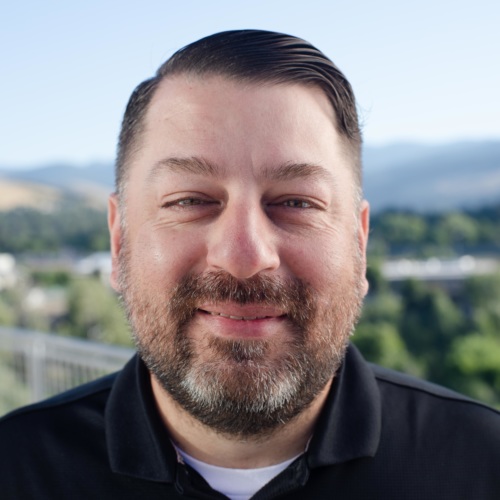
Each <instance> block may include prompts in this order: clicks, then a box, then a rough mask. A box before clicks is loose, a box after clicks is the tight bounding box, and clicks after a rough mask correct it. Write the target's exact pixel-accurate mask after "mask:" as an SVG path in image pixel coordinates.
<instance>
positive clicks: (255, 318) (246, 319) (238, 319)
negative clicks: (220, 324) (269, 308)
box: [198, 309, 285, 321]
mask: <svg viewBox="0 0 500 500" xmlns="http://www.w3.org/2000/svg"><path fill="white" fill-rule="evenodd" d="M198 311H200V312H202V313H204V314H209V315H211V316H220V317H221V318H228V319H234V320H237V321H252V320H257V319H277V318H283V317H284V316H285V314H282V315H279V316H234V315H232V314H224V313H221V312H215V311H205V310H204V309H198Z"/></svg>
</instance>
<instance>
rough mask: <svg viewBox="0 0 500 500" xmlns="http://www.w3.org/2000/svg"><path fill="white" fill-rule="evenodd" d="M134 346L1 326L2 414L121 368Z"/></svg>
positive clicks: (0, 376) (0, 409) (0, 381)
mask: <svg viewBox="0 0 500 500" xmlns="http://www.w3.org/2000/svg"><path fill="white" fill-rule="evenodd" d="M133 353H134V351H133V350H132V349H127V348H124V347H118V346H111V345H106V344H99V343H96V342H90V341H85V340H78V339H74V338H67V337H61V336H58V335H50V334H46V333H40V332H33V331H26V330H19V329H14V328H5V327H0V415H3V414H4V413H6V412H7V411H10V410H12V409H14V408H16V407H18V406H21V405H24V404H28V403H32V402H35V401H39V400H41V399H43V398H46V397H48V396H52V395H54V394H57V393H59V392H62V391H64V390H66V389H70V388H72V387H75V386H77V385H79V384H82V383H84V382H88V381H89V380H93V379H96V378H98V377H100V376H102V375H105V374H107V373H111V372H113V371H116V370H119V369H120V368H121V367H122V366H123V365H124V364H125V363H126V362H127V361H128V360H129V359H130V358H131V357H132V355H133Z"/></svg>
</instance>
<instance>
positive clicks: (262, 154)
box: [133, 75, 350, 171]
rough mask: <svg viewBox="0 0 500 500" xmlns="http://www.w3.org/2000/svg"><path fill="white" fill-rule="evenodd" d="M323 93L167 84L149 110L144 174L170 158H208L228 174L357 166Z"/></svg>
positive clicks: (196, 82)
mask: <svg viewBox="0 0 500 500" xmlns="http://www.w3.org/2000/svg"><path fill="white" fill-rule="evenodd" d="M348 151H349V148H347V147H346V145H345V143H344V140H343V139H342V138H341V137H340V135H339V134H338V132H337V130H336V128H335V113H334V110H333V108H332V106H331V104H330V102H329V100H328V98H327V97H326V95H325V94H324V93H323V91H322V90H320V89H319V88H317V87H309V86H305V85H300V84H256V83H246V82H238V81H232V80H229V79H226V78H223V77H208V78H205V79H201V78H200V77H190V76H188V75H179V76H175V77H169V78H166V79H165V80H164V81H162V82H161V83H160V85H159V87H158V89H157V90H156V92H155V94H154V96H153V98H152V100H151V103H150V105H149V107H148V110H147V113H146V116H145V119H144V128H143V133H142V137H141V138H140V147H139V153H138V154H137V155H136V160H137V161H135V162H133V163H137V164H138V165H137V167H134V168H136V169H137V168H138V169H140V170H141V171H142V170H144V169H146V170H147V169H150V168H154V165H156V164H157V162H158V161H162V160H164V159H165V158H170V157H173V158H184V157H193V156H195V157H200V158H204V159H206V160H207V161H209V162H210V163H212V164H216V165H218V166H219V167H220V169H221V170H224V171H225V170H228V169H229V170H230V169H231V167H232V166H234V165H238V166H239V167H241V166H247V167H249V168H251V169H254V170H255V169H259V168H261V169H269V168H271V167H272V165H273V164H276V165H282V164H284V163H287V162H291V163H294V164H299V163H310V164H318V165H321V166H325V167H328V166H332V165H333V164H334V165H336V166H338V165H339V163H345V164H347V163H349V162H350V158H349V153H348Z"/></svg>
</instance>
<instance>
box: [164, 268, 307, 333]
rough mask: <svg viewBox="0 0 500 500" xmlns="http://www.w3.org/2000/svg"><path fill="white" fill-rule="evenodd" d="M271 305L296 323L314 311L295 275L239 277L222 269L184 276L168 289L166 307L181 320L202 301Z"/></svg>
mask: <svg viewBox="0 0 500 500" xmlns="http://www.w3.org/2000/svg"><path fill="white" fill-rule="evenodd" d="M207 301H209V302H211V303H227V302H232V303H235V304H239V305H244V304H256V305H267V306H275V307H278V308H279V309H281V310H283V311H285V313H286V315H287V317H288V319H289V320H290V321H292V322H293V323H295V324H296V325H298V326H302V325H305V324H307V322H308V321H309V319H310V318H311V317H312V316H313V314H314V311H315V305H314V304H315V302H314V299H313V293H312V291H311V289H310V287H308V286H307V285H306V284H305V283H304V282H303V280H301V279H299V278H280V277H277V276H265V275H255V276H252V277H251V278H248V279H245V280H240V279H237V278H235V277H234V276H232V275H231V274H229V273H227V272H226V271H210V272H206V273H203V274H189V275H186V276H184V277H183V278H182V279H181V280H180V281H179V283H178V284H177V285H176V286H175V287H174V289H173V290H172V293H171V296H170V301H169V304H168V307H169V309H170V312H171V314H173V315H176V316H177V319H178V320H179V321H180V322H181V323H185V322H187V321H189V320H190V319H191V318H192V317H193V316H194V315H195V314H196V311H197V309H198V305H199V304H200V303H203V302H207Z"/></svg>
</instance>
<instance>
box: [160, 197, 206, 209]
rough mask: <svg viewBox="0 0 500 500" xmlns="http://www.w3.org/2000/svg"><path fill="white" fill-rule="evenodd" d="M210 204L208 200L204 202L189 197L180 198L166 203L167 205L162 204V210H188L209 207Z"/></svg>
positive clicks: (200, 199)
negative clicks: (176, 208)
mask: <svg viewBox="0 0 500 500" xmlns="http://www.w3.org/2000/svg"><path fill="white" fill-rule="evenodd" d="M211 203H213V202H210V201H209V200H204V199H202V198H194V197H191V196H190V197H187V198H180V199H178V200H172V201H168V202H167V203H164V204H163V208H170V207H173V208H175V207H179V208H190V207H195V206H199V205H210V204H211Z"/></svg>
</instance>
